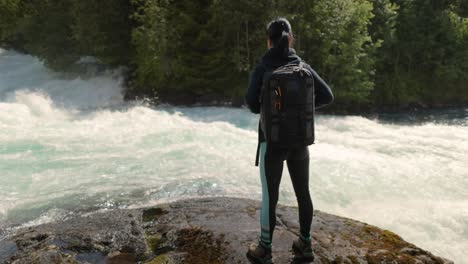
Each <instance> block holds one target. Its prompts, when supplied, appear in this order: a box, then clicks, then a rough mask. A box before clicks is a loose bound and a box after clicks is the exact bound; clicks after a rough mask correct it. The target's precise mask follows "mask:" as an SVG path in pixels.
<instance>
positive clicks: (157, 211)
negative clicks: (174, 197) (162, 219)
mask: <svg viewBox="0 0 468 264" xmlns="http://www.w3.org/2000/svg"><path fill="white" fill-rule="evenodd" d="M166 213H167V211H166V210H164V209H163V208H160V207H153V208H149V209H146V210H144V211H143V222H150V221H154V220H156V219H158V217H159V216H161V215H163V214H166Z"/></svg>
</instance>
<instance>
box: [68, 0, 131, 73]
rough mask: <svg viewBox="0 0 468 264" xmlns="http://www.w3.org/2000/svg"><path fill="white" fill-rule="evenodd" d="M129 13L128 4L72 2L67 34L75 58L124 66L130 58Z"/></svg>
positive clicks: (126, 1) (104, 0) (122, 1)
mask: <svg viewBox="0 0 468 264" xmlns="http://www.w3.org/2000/svg"><path fill="white" fill-rule="evenodd" d="M129 12H132V9H131V5H130V2H129V0H99V1H73V4H72V5H71V16H72V18H73V23H72V25H71V30H72V37H73V40H74V41H75V43H74V45H75V46H76V47H77V50H78V52H79V54H81V55H88V56H95V57H97V58H99V59H100V60H101V61H103V62H104V63H107V64H110V65H127V64H128V63H129V61H130V58H131V56H132V55H133V50H132V47H131V42H130V41H131V31H132V28H131V21H130V16H129Z"/></svg>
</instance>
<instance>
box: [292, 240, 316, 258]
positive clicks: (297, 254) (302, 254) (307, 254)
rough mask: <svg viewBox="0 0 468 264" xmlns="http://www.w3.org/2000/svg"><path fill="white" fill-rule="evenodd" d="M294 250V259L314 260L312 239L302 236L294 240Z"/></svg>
mask: <svg viewBox="0 0 468 264" xmlns="http://www.w3.org/2000/svg"><path fill="white" fill-rule="evenodd" d="M292 250H293V252H294V260H296V261H304V262H312V261H314V252H312V241H311V239H305V238H303V237H302V236H300V237H299V238H298V239H296V240H294V242H293V245H292Z"/></svg>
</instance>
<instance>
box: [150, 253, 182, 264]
mask: <svg viewBox="0 0 468 264" xmlns="http://www.w3.org/2000/svg"><path fill="white" fill-rule="evenodd" d="M146 264H175V263H174V261H173V260H172V258H170V257H169V256H167V255H166V254H164V255H159V256H157V257H155V258H154V259H152V260H150V261H149V262H146Z"/></svg>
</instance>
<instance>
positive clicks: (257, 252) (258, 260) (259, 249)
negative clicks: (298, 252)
mask: <svg viewBox="0 0 468 264" xmlns="http://www.w3.org/2000/svg"><path fill="white" fill-rule="evenodd" d="M247 258H248V259H249V260H250V262H251V263H254V264H271V263H273V261H272V258H271V248H269V247H267V246H264V245H263V244H262V243H258V244H255V243H254V244H251V245H250V247H249V250H248V251H247Z"/></svg>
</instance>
